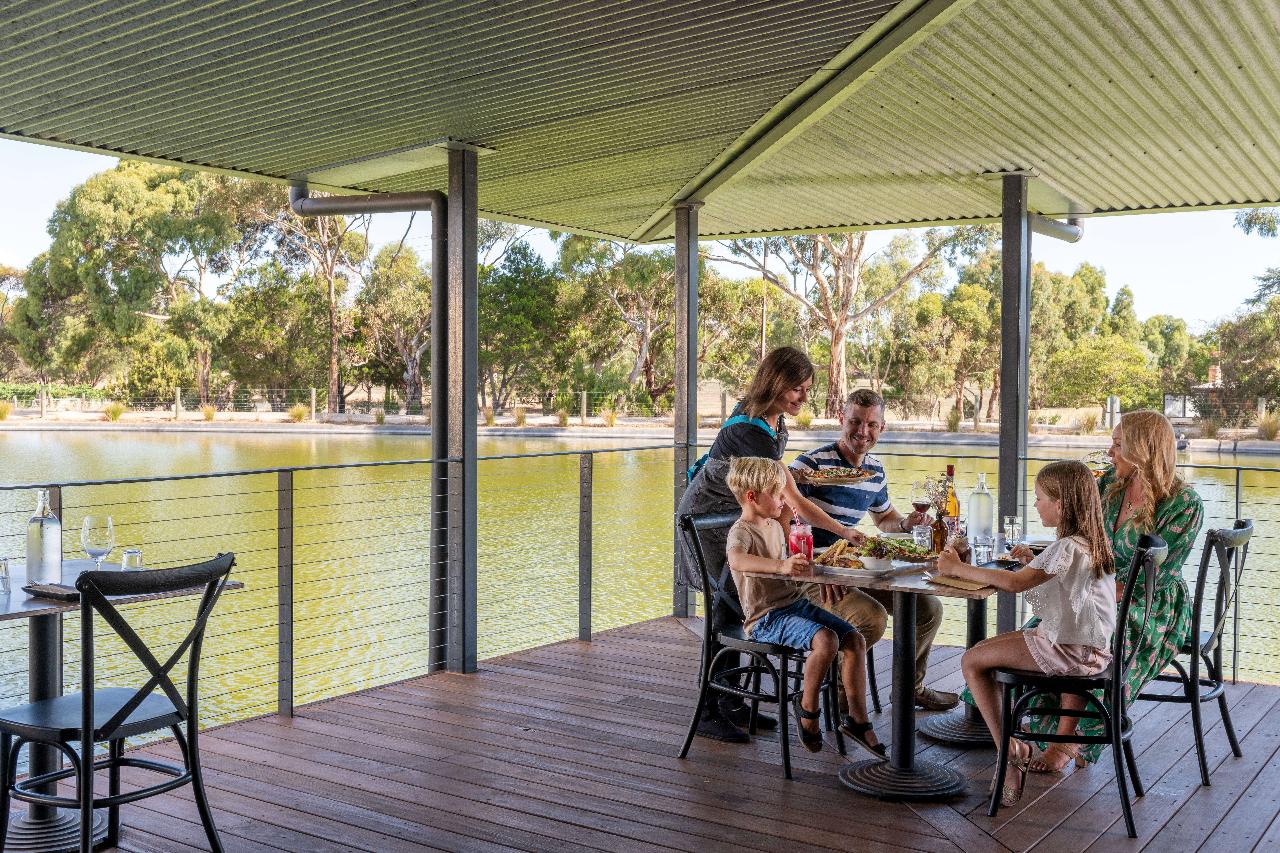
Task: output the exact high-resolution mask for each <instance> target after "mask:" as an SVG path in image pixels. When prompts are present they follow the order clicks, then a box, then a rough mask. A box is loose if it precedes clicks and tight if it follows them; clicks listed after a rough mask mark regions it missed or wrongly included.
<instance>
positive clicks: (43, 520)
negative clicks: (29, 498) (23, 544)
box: [27, 489, 62, 583]
mask: <svg viewBox="0 0 1280 853" xmlns="http://www.w3.org/2000/svg"><path fill="white" fill-rule="evenodd" d="M61 581H62V522H61V521H59V520H58V517H57V516H56V515H54V514H53V508H52V507H51V506H50V505H49V490H48V489H38V490H36V514H35V515H33V516H31V521H29V522H27V582H28V583H60V582H61Z"/></svg>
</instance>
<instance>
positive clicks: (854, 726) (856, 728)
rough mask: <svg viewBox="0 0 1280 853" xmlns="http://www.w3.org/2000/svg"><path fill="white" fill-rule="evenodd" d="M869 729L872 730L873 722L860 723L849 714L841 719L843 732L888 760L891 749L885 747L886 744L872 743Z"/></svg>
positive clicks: (861, 745)
mask: <svg viewBox="0 0 1280 853" xmlns="http://www.w3.org/2000/svg"><path fill="white" fill-rule="evenodd" d="M869 731H871V723H859V722H857V721H856V720H854V719H853V717H850V716H849V715H848V714H845V715H844V717H843V718H842V719H841V720H840V732H841V734H843V735H845V736H847V737H849V738H852V739H853V742H854V743H856V744H857V745H858V746H860V747H862V748H863V749H865V750H866V751H867V752H869V753H871V754H872V755H874V756H875V757H876V758H878V759H880V760H881V761H886V760H888V758H889V750H887V749H885V746H884V744H882V743H871V741H869V740H867V732H869Z"/></svg>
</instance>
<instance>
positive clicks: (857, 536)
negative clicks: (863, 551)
mask: <svg viewBox="0 0 1280 853" xmlns="http://www.w3.org/2000/svg"><path fill="white" fill-rule="evenodd" d="M840 538H841V539H847V540H849V544H850V545H858V546H861V545H862V543H864V542H866V541H867V537H866V536H865V535H864V534H863V533H861V532H860V531H858V530H857V529H855V528H853V527H846V528H845V529H844V530H842V531H840Z"/></svg>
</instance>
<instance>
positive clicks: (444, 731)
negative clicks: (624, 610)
mask: <svg viewBox="0 0 1280 853" xmlns="http://www.w3.org/2000/svg"><path fill="white" fill-rule="evenodd" d="M880 645H881V660H880V663H879V666H878V669H879V670H880V672H881V673H882V684H883V682H887V680H888V674H889V665H888V663H889V661H888V654H889V644H888V643H881V644H880ZM697 648H698V644H697V640H696V638H695V637H694V636H693V635H691V634H690V633H689V632H688V631H687V630H686V629H685V628H684V627H683V626H682V625H680V624H679V623H677V622H676V621H675V620H671V619H663V620H657V621H653V622H647V623H642V624H639V625H634V626H631V627H628V628H623V629H619V630H616V631H610V632H608V633H604V634H601V635H599V636H598V637H597V639H595V640H594V641H593V642H591V643H581V642H566V643H561V644H558V645H553V646H546V647H542V648H538V649H534V650H531V651H527V652H522V653H519V654H515V655H511V656H509V657H505V658H500V659H497V660H492V661H488V662H486V663H485V664H484V665H483V667H482V671H481V672H480V673H479V674H478V675H472V676H460V675H452V674H440V675H433V676H430V677H428V678H425V679H420V680H416V681H411V682H405V683H401V684H396V685H393V686H389V687H384V688H379V689H376V690H372V691H369V692H367V693H361V694H358V695H352V696H348V697H345V698H342V699H336V700H332V701H328V702H323V703H319V704H316V705H311V706H307V707H304V708H302V709H301V710H300V711H299V713H298V715H297V716H296V717H295V718H294V719H292V720H285V719H279V718H275V717H268V718H263V719H257V720H251V721H247V722H242V723H236V724H233V725H230V726H226V727H224V728H221V729H217V730H214V731H211V732H209V733H207V734H206V735H205V736H204V738H203V741H202V753H203V755H204V761H205V766H206V768H207V771H208V782H209V785H210V799H211V800H212V803H213V808H214V812H215V815H216V819H217V821H218V825H219V827H220V829H221V832H222V838H223V841H224V844H225V845H226V848H227V850H228V851H255V853H256V851H276V850H288V851H308V853H310V851H347V850H369V851H379V853H386V852H387V851H401V850H468V851H469V850H477V851H498V850H536V851H543V850H546V851H600V850H605V851H611V853H627V851H637V853H638V852H639V851H645V852H646V853H648V851H655V850H664V849H672V850H683V851H696V853H718V851H725V853H729V851H734V852H735V853H736V851H779V850H782V851H787V853H792V852H793V851H802V850H841V851H844V850H860V851H861V850H866V851H896V850H918V851H961V850H963V851H965V853H979V851H1003V850H1028V849H1033V850H1038V851H1048V850H1052V851H1067V850H1072V851H1076V850H1089V851H1112V850H1142V849H1145V850H1151V851H1162V853H1163V851H1174V850H1188V851H1190V850H1205V851H1223V850H1230V851H1233V853H1240V851H1245V850H1250V849H1254V848H1258V849H1262V848H1271V849H1280V820H1277V813H1280V761H1278V760H1277V759H1278V758H1280V755H1277V749H1278V748H1280V708H1277V707H1276V705H1277V702H1278V701H1280V688H1274V687H1264V686H1253V685H1244V684H1242V685H1239V686H1238V687H1233V688H1232V689H1231V691H1230V697H1231V702H1232V705H1233V708H1234V715H1235V720H1236V726H1237V729H1238V731H1239V733H1240V735H1241V739H1242V741H1243V743H1244V748H1245V757H1244V758H1243V759H1235V758H1233V757H1230V753H1229V750H1228V747H1227V744H1226V739H1225V736H1224V735H1223V732H1222V728H1221V726H1220V725H1219V724H1218V722H1217V717H1216V714H1214V713H1211V714H1209V715H1208V719H1209V720H1210V721H1211V728H1210V730H1209V732H1208V744H1209V750H1210V761H1211V765H1212V766H1213V767H1214V768H1215V770H1214V774H1213V786H1212V787H1211V788H1202V787H1200V786H1199V778H1198V772H1197V768H1196V762H1195V754H1194V751H1193V749H1192V740H1191V731H1190V726H1189V723H1188V722H1187V720H1186V718H1185V716H1184V715H1183V713H1182V710H1181V708H1180V707H1178V706H1174V705H1165V704H1156V703H1141V704H1140V705H1139V706H1138V708H1137V709H1136V713H1137V715H1138V718H1139V719H1138V722H1137V733H1136V736H1135V737H1136V740H1135V744H1136V747H1137V750H1138V762H1139V766H1140V768H1141V771H1142V774H1143V777H1144V780H1145V781H1146V784H1147V796H1146V797H1145V798H1144V799H1143V800H1140V801H1138V803H1137V805H1136V806H1135V816H1136V820H1137V824H1138V829H1139V832H1140V838H1139V839H1138V840H1137V841H1131V840H1130V839H1128V838H1127V837H1126V836H1125V833H1124V827H1123V824H1122V822H1121V820H1120V809H1119V803H1118V801H1117V799H1116V792H1115V787H1114V784H1113V781H1112V774H1111V770H1110V763H1109V761H1105V760H1104V762H1102V763H1100V764H1099V765H1097V766H1095V767H1093V768H1091V769H1088V770H1077V771H1074V772H1069V773H1067V774H1065V775H1063V776H1043V775H1037V776H1033V777H1032V778H1031V780H1030V781H1029V783H1028V789H1027V793H1026V796H1025V798H1024V801H1023V804H1022V805H1021V806H1020V808H1018V809H1013V810H1004V811H1002V812H1001V814H1000V817H999V818H997V819H995V820H992V819H989V818H988V817H987V816H986V813H985V808H984V807H983V804H982V799H983V798H982V797H981V794H982V793H983V792H984V791H985V790H986V788H987V781H988V779H989V778H990V774H991V770H992V758H993V755H992V753H990V752H987V751H961V750H953V749H949V748H945V747H941V746H938V745H935V744H931V743H930V742H929V741H928V740H927V739H925V738H921V739H920V750H921V753H922V754H923V753H927V754H928V755H930V756H931V757H932V758H934V759H935V760H942V761H946V762H948V763H949V764H950V765H951V766H952V767H955V768H957V769H959V770H961V771H962V772H963V773H965V774H966V775H967V776H969V778H970V779H971V780H972V782H971V785H970V790H971V793H970V794H969V795H968V796H965V797H963V798H961V799H958V800H955V801H953V802H950V803H946V804H929V805H905V804H899V803H882V802H877V801H874V800H868V799H864V798H862V797H859V796H858V795H855V794H853V793H851V792H849V791H847V790H845V789H844V788H842V787H840V785H839V783H838V782H837V781H836V779H835V775H834V770H835V768H837V767H838V765H839V764H840V762H841V761H842V760H843V759H841V757H840V756H839V755H838V754H837V753H836V751H835V749H834V745H832V744H830V743H829V745H828V748H827V749H826V750H824V751H823V752H822V753H820V754H819V755H817V756H816V757H811V756H810V755H809V754H808V753H805V752H804V751H803V750H799V749H797V750H795V751H793V756H794V761H795V766H796V778H795V780H794V781H791V782H787V781H785V780H783V779H782V776H781V770H780V766H779V756H778V745H777V741H776V739H769V738H764V737H761V738H758V739H757V740H756V741H755V742H753V743H752V744H750V745H747V746H730V745H724V744H717V743H712V742H707V741H705V740H702V739H698V740H696V741H695V743H694V748H693V750H692V752H691V753H690V757H689V759H687V760H684V761H681V760H679V759H677V758H675V752H676V750H677V749H678V747H679V743H680V739H681V736H682V735H683V732H684V727H685V725H686V722H687V719H688V715H689V712H690V709H691V707H692V703H693V700H694V698H695V691H694V683H695V681H694V679H695V672H696V666H697ZM959 652H960V650H959V649H956V648H939V649H935V651H934V658H933V662H932V664H931V667H930V671H929V675H930V683H931V684H932V685H933V686H935V687H939V688H943V689H951V690H954V689H958V688H959V686H960V683H961V679H960V674H959V671H958V661H959ZM882 690H884V698H886V699H887V698H888V691H887V689H886V687H884V686H882ZM877 720H878V723H877V730H878V732H879V734H880V737H881V738H882V739H886V740H887V738H888V736H889V718H888V713H887V709H886V712H885V713H883V714H881V715H880V716H879V717H878V718H877ZM153 751H154V752H156V753H159V754H165V755H170V754H171V753H172V752H173V749H172V747H171V746H164V745H162V746H158V747H156V748H154V750H153ZM1104 757H1105V756H1104ZM123 814H124V821H125V830H124V835H123V836H122V839H121V849H124V850H138V851H180V850H187V849H204V846H203V845H204V838H203V834H202V832H201V830H200V826H199V823H198V820H197V818H196V812H195V806H194V803H193V802H192V801H191V799H190V794H189V789H183V790H182V791H179V792H176V793H174V794H170V795H167V796H164V797H158V798H154V799H151V800H148V801H144V802H143V803H139V804H135V805H131V806H126V807H124V811H123Z"/></svg>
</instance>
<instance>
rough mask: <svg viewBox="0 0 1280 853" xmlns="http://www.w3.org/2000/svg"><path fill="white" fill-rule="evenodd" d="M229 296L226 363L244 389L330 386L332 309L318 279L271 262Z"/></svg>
mask: <svg viewBox="0 0 1280 853" xmlns="http://www.w3.org/2000/svg"><path fill="white" fill-rule="evenodd" d="M227 296H228V300H229V309H230V321H229V330H228V332H227V335H226V337H225V338H224V340H223V343H222V349H223V353H224V354H223V359H224V364H225V365H226V367H227V369H228V370H229V371H230V372H231V374H232V375H233V376H235V377H236V378H237V379H238V380H239V382H240V383H241V384H242V385H249V386H254V387H266V386H274V387H281V386H284V387H287V388H312V387H315V386H323V385H324V384H325V382H326V378H325V375H326V362H327V355H326V354H327V351H328V343H327V334H326V326H327V323H328V320H327V309H326V308H325V295H324V293H323V291H322V290H321V289H320V287H319V286H318V285H317V284H316V282H315V279H313V278H311V277H310V276H308V275H305V274H304V275H301V276H298V275H295V274H294V273H292V272H290V271H289V270H287V269H286V268H285V267H283V266H282V265H281V264H280V263H278V262H276V261H270V262H267V263H264V264H261V265H259V266H257V267H254V268H252V269H249V270H246V271H245V272H244V273H243V274H242V275H240V276H239V277H237V278H236V279H235V280H234V281H232V282H231V283H230V285H229V286H228V287H227Z"/></svg>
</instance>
